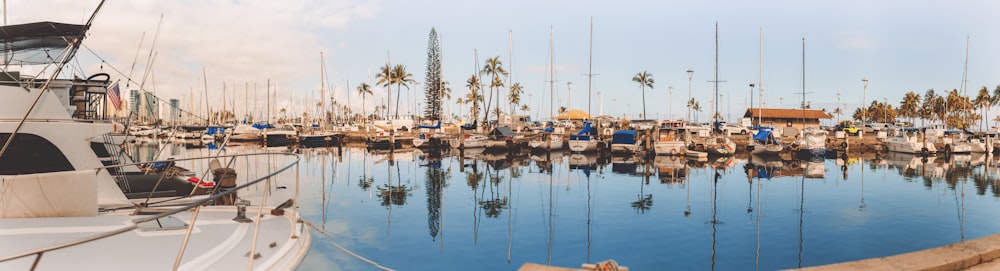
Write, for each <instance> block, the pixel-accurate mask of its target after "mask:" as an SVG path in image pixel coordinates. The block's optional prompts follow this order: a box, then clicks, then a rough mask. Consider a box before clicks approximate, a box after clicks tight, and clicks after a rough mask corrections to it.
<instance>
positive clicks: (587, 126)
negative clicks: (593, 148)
mask: <svg viewBox="0 0 1000 271" xmlns="http://www.w3.org/2000/svg"><path fill="white" fill-rule="evenodd" d="M590 129H591V128H590V122H589V121H588V122H587V123H585V124H583V129H580V132H579V133H576V135H581V136H582V135H587V134H590Z"/></svg>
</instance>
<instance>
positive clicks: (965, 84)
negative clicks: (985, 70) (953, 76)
mask: <svg viewBox="0 0 1000 271" xmlns="http://www.w3.org/2000/svg"><path fill="white" fill-rule="evenodd" d="M968 92H969V36H965V68H964V69H963V70H962V96H965V97H969V93H968ZM967 105H968V103H963V104H962V106H963V108H962V111H963V112H964V113H965V119H966V120H968V119H969V110H968V108H965V106H967ZM964 122H965V121H963V123H962V126H963V128H967V127H968V125H967V124H965V123H964Z"/></svg>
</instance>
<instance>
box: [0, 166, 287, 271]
mask: <svg viewBox="0 0 1000 271" xmlns="http://www.w3.org/2000/svg"><path fill="white" fill-rule="evenodd" d="M263 155H282V156H293V157H295V160H294V161H292V162H290V163H289V164H288V165H285V166H283V167H281V168H278V169H277V170H275V171H272V172H270V173H268V174H265V175H264V176H261V177H259V178H257V179H255V180H253V181H248V182H246V183H244V184H242V185H238V186H236V187H233V188H231V189H226V190H223V191H222V192H219V193H217V194H214V195H211V196H209V197H206V198H202V199H200V200H196V201H193V202H191V203H188V204H186V205H181V206H179V207H177V208H174V209H172V210H169V211H165V212H162V213H158V214H156V215H150V216H145V217H140V218H135V219H132V220H129V221H128V222H129V224H130V225H126V226H124V227H121V228H118V229H114V230H110V231H106V232H102V233H98V234H95V235H92V236H88V237H84V238H80V239H77V240H73V241H69V242H64V243H61V244H54V245H50V246H48V247H43V248H38V249H34V250H29V251H25V252H21V253H18V254H14V255H11V256H6V257H3V258H0V263H3V262H7V261H11V260H15V259H20V258H24V257H28V256H31V255H37V258H36V259H35V261H36V263H37V262H38V261H39V260H40V259H41V257H42V254H44V253H46V252H49V251H54V250H58V249H62V248H66V247H71V246H76V245H80V244H85V243H89V242H92V241H96V240H100V239H104V238H107V237H111V236H115V235H118V234H121V233H125V232H129V231H132V230H135V229H137V228H138V227H139V224H142V223H145V222H149V221H153V220H157V219H160V218H164V217H167V216H170V215H174V214H177V213H180V212H183V211H187V210H191V209H194V208H196V207H199V206H202V205H203V204H205V203H208V202H209V201H214V200H216V199H218V198H221V197H224V196H227V195H229V194H232V193H234V192H236V191H238V190H242V189H244V188H247V187H249V186H251V185H256V184H257V183H259V182H261V181H264V180H270V178H271V177H274V176H276V175H278V174H279V173H282V172H284V171H286V170H288V169H290V168H292V166H297V165H298V164H299V162H300V160H301V157H300V156H299V155H298V154H294V153H282V152H263V153H247V154H232V155H217V156H203V157H197V158H183V159H174V160H164V161H153V162H145V163H130V164H122V165H112V166H102V167H98V168H96V169H107V168H115V167H124V166H128V165H137V164H146V163H155V162H168V161H188V160H202V159H211V158H218V157H250V156H263ZM297 184H298V180H296V185H297ZM298 200H299V199H298V195H297V194H296V195H295V196H294V198H293V202H296V203H297V202H298ZM263 205H264V202H263V201H262V202H261V203H260V206H261V207H263ZM293 223H298V222H293ZM188 227H189V228H191V227H194V223H193V222H192V223H190V224H189V225H188ZM292 227H293V228H294V225H293V226H292ZM256 235H257V232H254V238H256ZM181 253H182V252H181ZM178 257H179V256H178ZM250 261H253V257H250Z"/></svg>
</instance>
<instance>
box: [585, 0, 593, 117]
mask: <svg viewBox="0 0 1000 271" xmlns="http://www.w3.org/2000/svg"><path fill="white" fill-rule="evenodd" d="M589 43H590V52H589V56H588V57H587V62H588V64H587V66H588V67H587V115H590V116H591V117H593V116H594V115H591V114H592V113H591V112H590V96H591V95H593V92H592V90H591V85H592V84H593V81H594V17H593V16H591V17H590V42H589Z"/></svg>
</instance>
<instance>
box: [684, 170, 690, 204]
mask: <svg viewBox="0 0 1000 271" xmlns="http://www.w3.org/2000/svg"><path fill="white" fill-rule="evenodd" d="M684 167H687V163H684ZM690 173H691V172H687V174H684V186H687V209H684V217H689V216H691V178H690V175H691V174H690Z"/></svg>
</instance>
